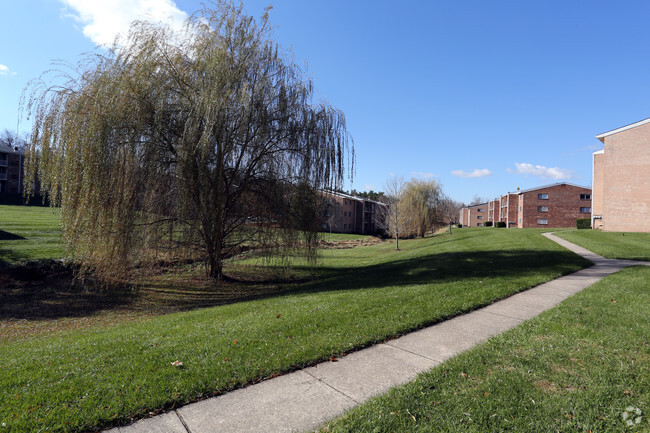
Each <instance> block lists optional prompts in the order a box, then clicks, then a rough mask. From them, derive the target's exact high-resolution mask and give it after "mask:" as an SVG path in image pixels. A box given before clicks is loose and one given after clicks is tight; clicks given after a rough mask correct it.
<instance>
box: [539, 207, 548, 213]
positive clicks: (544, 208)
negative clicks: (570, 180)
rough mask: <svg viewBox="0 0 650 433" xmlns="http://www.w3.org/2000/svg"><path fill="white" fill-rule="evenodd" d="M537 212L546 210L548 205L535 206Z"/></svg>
mask: <svg viewBox="0 0 650 433" xmlns="http://www.w3.org/2000/svg"><path fill="white" fill-rule="evenodd" d="M537 212H548V206H537Z"/></svg>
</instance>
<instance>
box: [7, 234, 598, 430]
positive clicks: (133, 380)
mask: <svg viewBox="0 0 650 433" xmlns="http://www.w3.org/2000/svg"><path fill="white" fill-rule="evenodd" d="M400 247H401V248H402V250H401V251H399V252H396V251H395V250H394V244H392V243H390V242H385V243H381V244H377V245H372V246H365V247H357V248H347V249H329V250H325V251H323V253H322V261H321V264H320V266H319V267H318V268H316V269H311V268H308V267H305V266H303V265H301V264H300V263H295V268H296V270H297V271H302V272H304V273H310V274H311V275H312V276H313V280H312V281H307V282H304V283H300V284H297V285H294V287H293V289H292V290H291V291H290V292H287V293H283V294H281V295H274V296H268V297H265V298H264V297H263V298H261V299H256V300H250V301H245V302H237V303H232V304H229V305H222V306H218V307H213V308H204V309H198V310H193V311H188V312H182V313H175V314H168V315H163V316H159V317H154V318H151V319H149V320H146V321H141V322H136V323H130V322H126V323H118V324H115V325H112V326H101V327H99V326H97V327H90V328H85V329H81V330H73V331H64V332H56V333H53V334H51V335H39V336H36V337H29V338H24V339H8V340H4V341H3V340H2V339H1V338H0V359H2V360H3V361H2V362H3V368H2V369H0V401H2V405H0V426H2V423H4V426H2V427H0V431H2V429H5V430H7V431H12V432H14V431H84V430H90V429H95V428H103V427H110V426H113V425H121V424H125V423H128V422H129V421H130V419H132V418H134V417H135V418H139V417H143V416H147V414H149V413H150V412H156V411H159V410H163V409H170V408H173V407H176V406H178V405H181V404H184V403H187V402H190V401H194V400H197V399H200V398H204V397H206V396H211V395H216V394H219V393H223V392H226V391H229V390H232V389H235V388H238V387H241V386H243V385H246V384H250V383H254V382H256V381H259V380H263V379H264V378H268V377H272V376H274V375H277V374H280V373H283V372H288V371H291V370H293V369H296V368H300V367H303V366H307V365H312V364H314V363H316V362H319V361H322V360H327V359H330V358H331V357H332V356H334V357H336V356H339V355H341V354H343V353H347V352H349V351H352V350H356V349H359V348H362V347H365V346H368V345H370V344H373V343H376V342H380V341H383V340H385V339H388V338H392V337H395V336H397V335H400V334H403V333H406V332H409V331H412V330H415V329H418V328H421V327H423V326H426V325H429V324H433V323H436V322H438V321H441V320H445V319H447V318H450V317H453V316H455V315H457V314H460V313H462V312H466V311H469V310H472V309H475V308H478V307H480V306H483V305H486V304H489V303H491V302H493V301H494V300H496V299H500V298H503V297H506V296H508V295H510V294H513V293H515V292H518V291H521V290H524V289H526V288H528V287H531V286H534V285H537V284H539V283H541V282H544V281H548V280H550V279H553V278H556V277H558V276H560V275H563V274H566V273H569V272H572V271H575V270H577V269H579V268H581V267H584V266H588V264H589V263H588V262H587V261H585V260H583V259H582V258H580V257H578V256H576V255H574V254H572V253H570V252H568V251H566V250H564V249H562V248H561V247H559V246H557V245H556V244H555V243H553V242H551V241H549V240H547V239H545V238H543V237H542V236H540V235H539V233H538V232H537V231H528V230H498V229H462V230H455V231H454V233H453V235H452V236H449V235H440V236H436V237H430V238H426V239H418V240H409V241H403V242H400ZM214 290H215V291H218V290H219V288H218V287H215V288H214ZM7 314H8V313H7ZM8 316H10V314H8ZM1 319H2V320H5V321H7V320H12V317H3V318H1ZM90 319H92V317H91V318H90ZM174 361H180V362H182V363H183V367H175V366H173V365H172V362H174Z"/></svg>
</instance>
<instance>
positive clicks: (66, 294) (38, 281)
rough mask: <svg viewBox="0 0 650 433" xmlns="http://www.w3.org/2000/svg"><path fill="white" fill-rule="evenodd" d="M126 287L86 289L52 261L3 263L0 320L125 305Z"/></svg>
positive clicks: (129, 295)
mask: <svg viewBox="0 0 650 433" xmlns="http://www.w3.org/2000/svg"><path fill="white" fill-rule="evenodd" d="M131 300H132V293H129V291H128V290H121V291H116V290H111V291H108V290H89V289H88V287H87V286H85V285H84V284H83V283H82V282H81V281H79V280H77V279H75V278H74V272H73V270H72V269H71V268H70V267H68V266H65V265H63V264H62V263H60V262H57V261H54V260H41V261H33V262H29V263H25V264H19V265H10V266H5V268H4V270H3V271H2V272H0V320H6V319H14V320H42V319H59V318H62V317H86V316H91V315H93V314H95V313H97V312H99V311H102V310H111V309H115V308H118V307H121V306H123V305H126V304H128V303H129V302H131Z"/></svg>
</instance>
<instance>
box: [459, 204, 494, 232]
mask: <svg viewBox="0 0 650 433" xmlns="http://www.w3.org/2000/svg"><path fill="white" fill-rule="evenodd" d="M459 217H460V223H461V224H462V225H463V227H483V226H484V225H485V222H486V221H489V220H488V203H487V202H485V203H479V204H475V205H472V206H467V207H465V208H463V209H461V211H460V215H459Z"/></svg>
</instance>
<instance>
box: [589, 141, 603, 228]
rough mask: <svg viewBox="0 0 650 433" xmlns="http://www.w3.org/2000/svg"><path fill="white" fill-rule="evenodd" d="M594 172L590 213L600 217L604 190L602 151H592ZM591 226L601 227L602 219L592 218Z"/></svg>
mask: <svg viewBox="0 0 650 433" xmlns="http://www.w3.org/2000/svg"><path fill="white" fill-rule="evenodd" d="M593 158H594V161H593V164H594V172H593V180H592V182H593V183H592V185H591V187H592V192H593V196H592V197H591V204H592V208H591V215H592V218H593V217H594V216H599V217H601V216H602V215H603V209H604V207H605V201H604V192H605V170H604V168H605V154H603V153H594V155H593ZM591 224H592V225H591V227H592V228H594V229H602V228H603V227H602V219H600V218H599V219H595V220H594V219H592V221H591Z"/></svg>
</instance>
